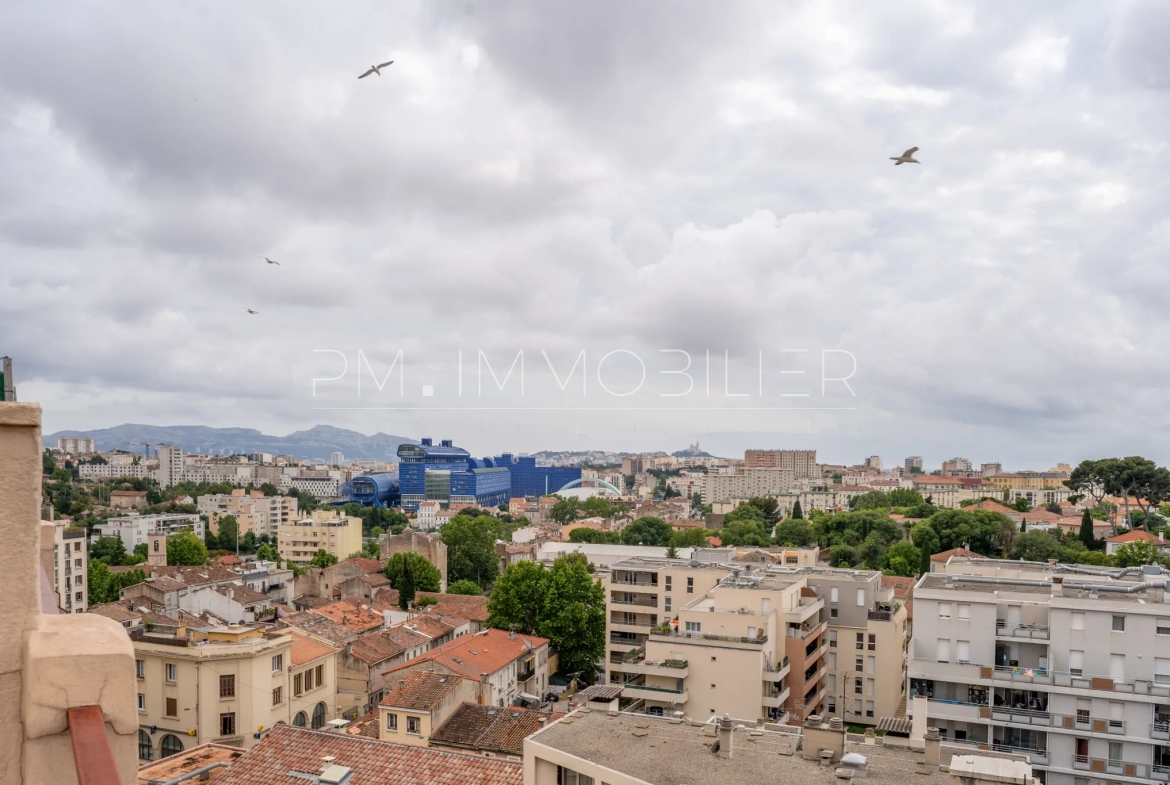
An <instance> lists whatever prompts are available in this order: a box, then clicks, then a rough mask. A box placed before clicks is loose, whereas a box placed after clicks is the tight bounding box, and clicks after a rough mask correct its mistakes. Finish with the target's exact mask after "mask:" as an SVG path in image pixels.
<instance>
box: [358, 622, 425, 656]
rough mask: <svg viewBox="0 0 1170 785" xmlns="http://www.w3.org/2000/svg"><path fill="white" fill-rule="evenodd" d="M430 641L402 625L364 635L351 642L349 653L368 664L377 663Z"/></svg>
mask: <svg viewBox="0 0 1170 785" xmlns="http://www.w3.org/2000/svg"><path fill="white" fill-rule="evenodd" d="M429 643H430V638H428V637H426V636H425V635H419V634H418V633H417V632H413V631H412V630H406V629H403V628H401V627H394V628H392V629H389V630H383V631H381V632H372V633H369V634H368V635H363V636H362V637H361V638H358V639H357V640H356V641H354V642H353V643H351V644H350V646H349V653H350V655H351V656H352V657H353V658H354V659H356V660H359V661H361V662H364V663H366V664H367V665H376V664H378V663H379V662H385V661H386V660H388V659H390V658H391V657H397V656H398V655H399V654H402V653H403V652H405V651H407V650H408V649H413V648H416V647H418V646H425V645H427V644H429Z"/></svg>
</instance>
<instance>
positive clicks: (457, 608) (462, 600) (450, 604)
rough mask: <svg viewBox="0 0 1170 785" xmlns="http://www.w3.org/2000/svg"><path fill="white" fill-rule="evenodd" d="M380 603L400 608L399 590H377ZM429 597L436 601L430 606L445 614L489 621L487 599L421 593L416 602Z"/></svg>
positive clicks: (480, 621) (428, 592) (383, 588)
mask: <svg viewBox="0 0 1170 785" xmlns="http://www.w3.org/2000/svg"><path fill="white" fill-rule="evenodd" d="M374 596H375V598H376V599H377V601H378V602H382V603H385V604H387V605H393V606H394V607H395V608H397V607H398V590H397V589H391V588H388V587H382V588H379V589H376V590H375V594H374ZM424 597H428V598H430V599H433V600H434V601H435V604H434V605H432V606H430V607H433V608H436V609H437V610H441V611H443V612H444V613H454V614H455V615H457V616H462V617H463V618H465V619H470V620H471V621H475V622H479V623H481V624H482V623H483V622H485V621H487V618H488V610H487V599H488V598H487V597H476V596H473V595H470V594H442V593H440V592H433V591H420V592H418V593H417V594H415V602H418V601H419V600H421V599H423V598H424Z"/></svg>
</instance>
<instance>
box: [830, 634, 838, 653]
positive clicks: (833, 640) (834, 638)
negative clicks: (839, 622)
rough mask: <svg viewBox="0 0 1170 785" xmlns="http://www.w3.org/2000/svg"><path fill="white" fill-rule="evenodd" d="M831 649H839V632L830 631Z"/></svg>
mask: <svg viewBox="0 0 1170 785" xmlns="http://www.w3.org/2000/svg"><path fill="white" fill-rule="evenodd" d="M829 648H832V649H835V648H837V631H836V630H829Z"/></svg>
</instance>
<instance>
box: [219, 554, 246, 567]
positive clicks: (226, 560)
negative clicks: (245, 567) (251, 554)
mask: <svg viewBox="0 0 1170 785" xmlns="http://www.w3.org/2000/svg"><path fill="white" fill-rule="evenodd" d="M211 563H212V564H222V565H224V566H226V565H229V564H243V563H244V561H243V560H242V559H241V558H240V557H239V556H236V555H235V554H234V553H229V554H228V555H227V556H220V557H219V558H218V559H212V560H211Z"/></svg>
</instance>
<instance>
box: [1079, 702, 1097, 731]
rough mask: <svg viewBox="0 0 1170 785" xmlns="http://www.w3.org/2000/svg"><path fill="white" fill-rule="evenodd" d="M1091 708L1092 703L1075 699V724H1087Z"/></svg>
mask: <svg viewBox="0 0 1170 785" xmlns="http://www.w3.org/2000/svg"><path fill="white" fill-rule="evenodd" d="M1092 707H1093V702H1092V701H1089V700H1085V699H1084V698H1077V723H1078V724H1080V725H1088V724H1089V714H1090V709H1091V708H1092Z"/></svg>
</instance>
